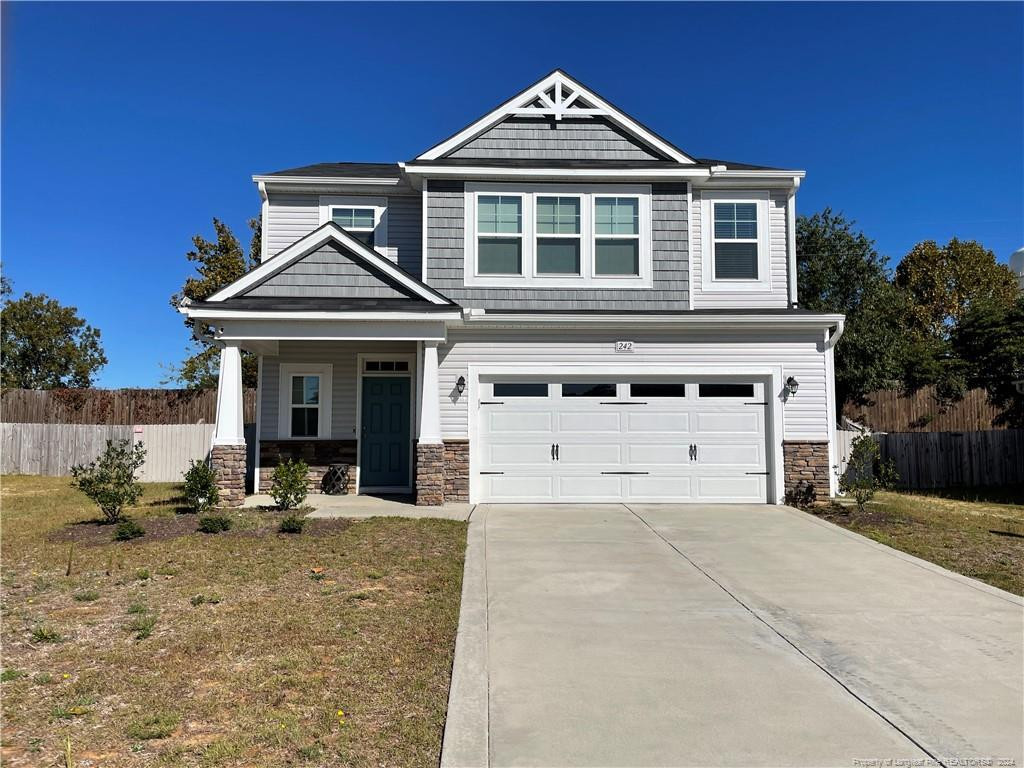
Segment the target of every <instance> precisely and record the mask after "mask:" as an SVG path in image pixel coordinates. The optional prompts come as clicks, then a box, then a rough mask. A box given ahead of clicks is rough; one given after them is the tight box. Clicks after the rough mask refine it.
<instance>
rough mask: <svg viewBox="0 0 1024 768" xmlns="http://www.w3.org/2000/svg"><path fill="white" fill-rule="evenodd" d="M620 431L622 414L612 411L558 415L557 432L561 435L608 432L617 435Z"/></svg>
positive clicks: (570, 412)
mask: <svg viewBox="0 0 1024 768" xmlns="http://www.w3.org/2000/svg"><path fill="white" fill-rule="evenodd" d="M621 430H622V414H621V413H619V412H618V411H616V410H613V409H607V410H601V411H582V412H574V411H562V412H560V413H558V431H559V432H561V433H568V434H571V433H573V432H576V433H586V434H594V433H595V432H609V433H611V434H616V435H617V434H619V432H620V431H621Z"/></svg>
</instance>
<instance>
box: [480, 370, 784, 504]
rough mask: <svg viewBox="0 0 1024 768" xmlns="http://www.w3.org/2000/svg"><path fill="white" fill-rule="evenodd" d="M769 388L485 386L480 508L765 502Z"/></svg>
mask: <svg viewBox="0 0 1024 768" xmlns="http://www.w3.org/2000/svg"><path fill="white" fill-rule="evenodd" d="M764 389H765V387H764V384H763V383H759V382H749V381H738V380H737V381H724V380H721V381H700V382H698V381H695V380H694V381H690V380H687V381H680V380H674V381H665V380H649V381H643V380H641V381H632V382H630V381H597V380H594V379H589V380H587V381H573V380H558V381H525V380H516V379H511V378H501V379H497V380H494V381H486V380H485V381H483V382H481V385H480V390H481V399H480V405H479V414H480V418H479V421H478V423H479V425H480V427H479V434H478V441H479V443H478V449H477V451H476V461H475V462H474V471H475V472H476V473H477V474H478V477H477V488H478V491H479V494H478V495H479V499H480V500H481V501H490V502H601V501H637V502H670V501H728V502H764V501H766V499H767V487H768V472H767V463H766V441H765V420H766V413H767V406H766V402H765V392H764Z"/></svg>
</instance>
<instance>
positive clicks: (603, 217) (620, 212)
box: [594, 197, 640, 276]
mask: <svg viewBox="0 0 1024 768" xmlns="http://www.w3.org/2000/svg"><path fill="white" fill-rule="evenodd" d="M594 237H595V241H594V274H595V275H625V276H635V275H639V274H640V198H638V197H598V198H595V199H594Z"/></svg>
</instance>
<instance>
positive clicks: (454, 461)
mask: <svg viewBox="0 0 1024 768" xmlns="http://www.w3.org/2000/svg"><path fill="white" fill-rule="evenodd" d="M444 500H445V502H446V503H454V504H465V503H467V502H468V501H469V440H445V441H444Z"/></svg>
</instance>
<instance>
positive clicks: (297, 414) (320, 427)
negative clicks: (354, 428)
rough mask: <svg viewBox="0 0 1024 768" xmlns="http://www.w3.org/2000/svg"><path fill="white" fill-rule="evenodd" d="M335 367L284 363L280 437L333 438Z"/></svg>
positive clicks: (282, 370)
mask: <svg viewBox="0 0 1024 768" xmlns="http://www.w3.org/2000/svg"><path fill="white" fill-rule="evenodd" d="M332 368H333V366H331V365H329V364H321V363H314V364H297V363H283V364H281V368H280V384H279V386H280V389H279V392H280V399H279V401H278V415H279V418H278V436H279V437H281V438H295V439H306V440H325V439H329V438H330V437H331V372H332Z"/></svg>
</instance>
